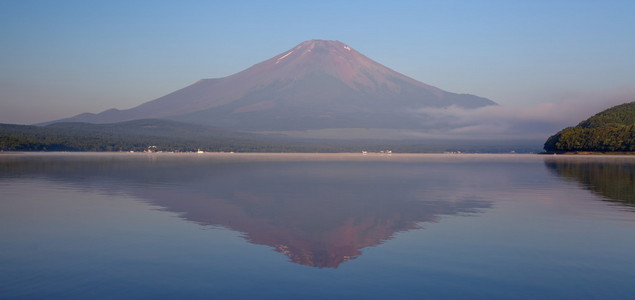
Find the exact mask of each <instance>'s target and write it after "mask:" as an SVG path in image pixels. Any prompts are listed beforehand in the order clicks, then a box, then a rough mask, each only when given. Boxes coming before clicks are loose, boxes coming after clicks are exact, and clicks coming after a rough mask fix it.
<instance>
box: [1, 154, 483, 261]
mask: <svg viewBox="0 0 635 300" xmlns="http://www.w3.org/2000/svg"><path fill="white" fill-rule="evenodd" d="M2 168H3V170H4V171H7V172H6V173H5V174H12V176H31V177H32V176H42V177H45V178H47V179H50V180H54V181H61V182H65V183H67V184H71V185H74V186H77V187H80V186H81V188H90V189H96V190H100V191H104V192H108V193H111V192H124V193H126V194H130V195H134V196H136V197H138V198H141V199H144V200H145V201H147V202H148V203H151V204H153V205H157V206H160V207H163V208H164V209H165V210H167V211H172V212H176V213H179V215H180V217H182V218H183V219H186V220H188V221H192V222H195V223H198V224H201V225H214V226H222V227H225V228H228V229H231V230H235V231H239V232H242V233H244V237H245V239H246V240H247V241H249V242H250V243H254V244H260V245H267V246H270V247H272V248H273V249H275V250H276V251H278V252H280V253H283V254H285V255H287V256H288V257H289V258H290V259H291V261H293V262H295V263H298V264H302V265H308V266H313V267H320V268H325V267H326V268H337V267H338V266H339V265H340V264H341V263H342V262H345V261H347V260H350V259H355V258H356V257H358V256H359V255H361V249H363V248H365V247H371V246H375V245H378V244H381V243H383V242H385V241H386V240H389V239H391V238H392V237H393V236H394V234H395V233H397V232H403V231H407V230H412V229H417V228H421V227H420V224H421V223H422V222H436V221H438V220H439V217H440V216H443V215H457V214H471V213H477V212H479V211H480V209H483V208H488V207H490V206H491V203H490V202H489V201H485V200H482V199H479V198H477V197H474V196H466V195H465V194H460V193H458V194H457V193H456V191H455V190H451V189H450V187H452V186H454V185H453V184H452V183H453V182H456V180H457V179H456V178H457V176H456V175H457V173H456V172H442V173H438V172H435V171H434V169H432V170H429V169H428V168H427V167H426V166H422V165H417V164H403V163H399V164H395V163H373V162H370V163H368V162H366V163H351V162H317V163H315V162H313V163H311V162H293V163H289V162H277V163H267V162H258V163H209V162H204V161H203V162H199V161H177V162H174V161H164V162H163V161H158V162H147V161H145V162H144V161H139V160H135V161H119V160H117V161H108V160H105V161H91V160H87V161H84V160H81V161H72V162H61V161H58V162H48V163H43V162H41V161H40V162H35V163H29V162H27V163H20V164H15V165H13V166H12V167H11V166H7V165H4V166H2ZM458 171H460V169H459V170H458ZM459 177H460V176H459ZM440 182H442V183H443V184H441V185H440ZM444 184H445V185H444ZM471 194H473V193H471V192H470V193H467V195H471Z"/></svg>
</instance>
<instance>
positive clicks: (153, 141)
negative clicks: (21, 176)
mask: <svg viewBox="0 0 635 300" xmlns="http://www.w3.org/2000/svg"><path fill="white" fill-rule="evenodd" d="M540 143H541V141H539V140H521V139H518V140H467V139H464V140H450V139H405V138H403V137H402V138H401V139H398V138H396V137H395V138H393V139H391V140H388V139H375V138H371V137H370V136H365V137H364V136H358V138H357V139H344V140H343V139H333V138H326V139H325V138H322V139H315V138H313V139H311V138H293V137H288V136H283V135H271V134H270V135H258V134H249V133H242V132H234V131H227V130H223V129H219V128H213V127H205V126H200V125H192V124H185V123H178V122H172V121H165V120H138V121H131V122H123V123H116V124H87V123H63V124H55V125H51V126H46V127H38V126H26V125H11V124H0V150H2V151H145V150H152V151H180V152H190V151H197V150H199V149H200V150H204V151H208V152H223V151H224V152H324V153H333V152H360V151H371V152H379V151H384V150H391V151H393V152H399V153H440V152H470V153H508V152H518V153H529V152H538V151H540Z"/></svg>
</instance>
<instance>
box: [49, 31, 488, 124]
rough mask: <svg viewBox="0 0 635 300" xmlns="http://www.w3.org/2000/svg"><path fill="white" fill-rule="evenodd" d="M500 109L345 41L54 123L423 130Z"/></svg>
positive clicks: (317, 43) (314, 43)
mask: <svg viewBox="0 0 635 300" xmlns="http://www.w3.org/2000/svg"><path fill="white" fill-rule="evenodd" d="M489 105H497V104H496V103H495V102H493V101H491V100H489V99H486V98H482V97H478V96H474V95H470V94H456V93H451V92H447V91H444V90H442V89H439V88H436V87H433V86H430V85H427V84H425V83H422V82H419V81H417V80H415V79H412V78H410V77H408V76H405V75H403V74H400V73H398V72H395V71H393V70H391V69H389V68H387V67H385V66H383V65H381V64H379V63H377V62H375V61H374V60H372V59H370V58H368V57H366V56H364V55H363V54H361V53H359V52H358V51H356V50H355V49H353V48H351V47H350V46H348V45H346V44H344V43H342V42H339V41H326V40H310V41H306V42H303V43H301V44H299V45H297V46H295V47H294V48H292V49H290V50H287V51H285V52H283V53H280V54H279V55H276V56H274V57H273V58H271V59H268V60H265V61H263V62H261V63H258V64H256V65H254V66H252V67H250V68H248V69H246V70H244V71H241V72H239V73H236V74H233V75H230V76H227V77H223V78H215V79H202V80H199V81H197V82H195V83H194V84H192V85H189V86H187V87H185V88H182V89H180V90H177V91H175V92H172V93H170V94H168V95H165V96H163V97H160V98H157V99H155V100H152V101H149V102H146V103H143V104H141V105H139V106H137V107H133V108H131V109H127V110H117V109H110V110H107V111H104V112H102V113H98V114H92V113H84V114H80V115H77V116H75V117H71V118H67V119H63V120H58V121H53V122H49V124H50V123H57V122H88V123H115V122H122V121H130V120H137V119H149V118H154V119H170V120H176V121H181V122H187V123H197V124H204V125H212V126H217V127H223V128H227V129H233V130H251V131H285V130H315V129H331V128H382V129H420V128H424V127H426V126H429V122H428V123H426V120H425V118H426V117H425V116H424V115H422V114H420V113H418V112H419V111H421V110H422V109H425V108H430V107H433V108H443V107H449V106H458V107H462V108H466V109H472V108H478V107H483V106H489Z"/></svg>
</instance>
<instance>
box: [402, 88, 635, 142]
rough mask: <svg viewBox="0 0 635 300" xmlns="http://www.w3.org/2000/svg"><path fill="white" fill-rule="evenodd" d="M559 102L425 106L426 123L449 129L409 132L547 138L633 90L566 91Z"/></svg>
mask: <svg viewBox="0 0 635 300" xmlns="http://www.w3.org/2000/svg"><path fill="white" fill-rule="evenodd" d="M563 98H564V99H563V100H562V101H559V102H545V103H539V104H535V105H531V106H526V107H521V106H504V105H500V106H487V107H481V108H477V109H464V108H460V107H456V106H452V107H449V108H425V109H421V110H419V111H418V113H420V114H421V115H422V116H425V118H426V119H427V123H428V124H430V125H432V124H438V125H437V126H439V127H440V126H447V127H448V128H450V129H448V130H430V131H423V132H416V131H412V132H410V134H412V136H413V137H415V136H419V137H422V138H457V139H475V138H485V139H505V138H526V139H539V138H547V137H549V136H550V135H552V134H554V133H556V132H557V131H559V130H561V129H563V128H566V127H569V126H575V125H577V124H578V123H579V122H581V121H582V120H585V119H587V118H588V117H590V116H593V115H595V114H596V113H599V112H600V111H602V110H605V109H607V108H610V107H612V106H615V105H618V104H622V103H626V102H631V101H635V90H627V89H625V90H622V91H616V92H611V93H606V94H599V93H598V94H584V95H580V94H569V95H567V96H565V97H563Z"/></svg>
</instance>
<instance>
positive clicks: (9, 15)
mask: <svg viewBox="0 0 635 300" xmlns="http://www.w3.org/2000/svg"><path fill="white" fill-rule="evenodd" d="M310 39H327V40H339V41H342V42H344V43H347V44H349V45H350V46H351V47H353V48H355V49H356V50H358V51H360V52H362V53H363V54H365V55H367V56H368V57H370V58H372V59H374V60H376V61H378V62H379V63H381V64H384V65H386V66H387V67H390V68H392V69H394V70H396V71H398V72H400V73H403V74H405V75H407V76H410V77H412V78H414V79H417V80H420V81H423V82H425V83H427V84H430V85H434V86H437V87H439V88H441V89H444V90H447V91H451V92H457V93H470V94H475V95H478V96H482V97H487V98H490V99H492V100H494V101H496V102H498V103H499V104H501V105H503V106H505V107H515V108H518V107H521V108H522V107H528V108H535V107H551V108H553V107H554V106H550V105H551V104H554V103H556V104H557V103H569V104H571V103H573V104H575V103H576V101H580V103H594V105H595V106H597V107H602V106H606V107H608V106H610V105H609V104H613V102H626V101H635V1H632V0H625V1H610V0H608V1H606V0H603V1H581V0H576V1H536V0H533V1H368V0H366V1H326V0H322V1H310V2H309V1H273V0H268V1H131V0H128V1H65V0H59V1H30V0H16V1H13V0H3V1H0V123H17V124H31V123H36V122H43V121H50V120H54V119H59V118H64V117H70V116H73V115H76V114H79V113H83V112H93V113H97V112H101V111H103V110H106V109H109V108H113V107H114V108H118V109H127V108H131V107H134V106H136V105H139V104H141V103H143V102H146V101H149V100H152V99H155V98H158V97H160V96H163V95H165V94H167V93H170V92H172V91H175V90H177V89H180V88H182V87H185V86H187V85H189V84H191V83H193V82H195V81H197V80H199V79H201V78H215V77H224V76H228V75H231V74H233V73H236V72H239V71H241V70H243V69H245V68H247V67H250V66H251V65H253V64H256V63H258V62H260V61H263V60H265V59H268V58H271V57H273V56H275V55H277V54H279V53H282V52H284V51H285V50H288V49H290V48H292V47H294V46H295V45H297V44H299V43H300V42H302V41H305V40H310ZM603 101H604V102H606V105H604V103H603ZM546 104H550V105H546Z"/></svg>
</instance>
